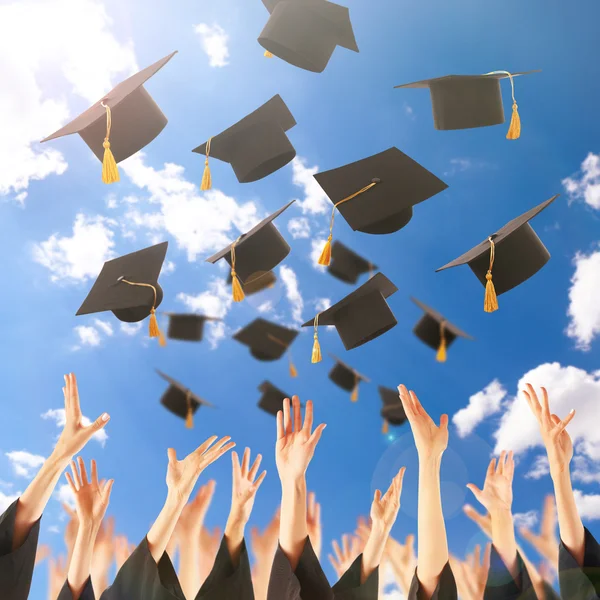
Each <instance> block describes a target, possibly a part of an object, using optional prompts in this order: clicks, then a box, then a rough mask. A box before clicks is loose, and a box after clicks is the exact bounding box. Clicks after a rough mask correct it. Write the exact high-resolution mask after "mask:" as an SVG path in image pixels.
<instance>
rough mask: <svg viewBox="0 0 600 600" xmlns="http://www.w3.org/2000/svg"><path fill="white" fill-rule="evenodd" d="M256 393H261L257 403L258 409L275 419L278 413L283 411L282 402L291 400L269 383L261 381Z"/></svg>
mask: <svg viewBox="0 0 600 600" xmlns="http://www.w3.org/2000/svg"><path fill="white" fill-rule="evenodd" d="M258 391H259V392H261V393H262V396H261V398H260V400H259V402H258V407H259V408H261V409H262V410H264V411H265V412H268V413H269V414H271V415H273V416H275V417H276V416H277V412H278V411H280V410H283V400H284V399H285V398H291V396H290V395H288V394H286V393H285V392H282V391H281V390H280V389H279V388H277V387H275V386H274V385H273V384H272V383H271V382H270V381H263V382H262V383H261V384H260V385H259V386H258Z"/></svg>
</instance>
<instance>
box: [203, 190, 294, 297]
mask: <svg viewBox="0 0 600 600" xmlns="http://www.w3.org/2000/svg"><path fill="white" fill-rule="evenodd" d="M294 202H295V200H292V201H291V202H290V203H288V204H286V205H285V206H284V207H282V208H280V209H279V210H278V211H276V212H274V213H273V214H272V215H269V216H268V217H267V218H266V219H263V220H262V221H261V222H260V223H259V224H258V225H256V226H255V227H253V228H252V229H251V230H250V231H248V233H244V234H242V235H241V236H240V237H238V239H237V240H235V242H233V243H232V244H229V246H227V248H225V249H223V250H221V251H220V252H217V253H216V254H214V255H213V256H211V257H210V258H207V259H206V262H209V263H213V264H214V263H216V262H217V261H218V260H221V259H222V258H224V259H225V260H226V261H227V262H228V263H229V264H230V265H231V279H232V282H231V284H232V293H233V301H234V302H241V301H242V300H243V299H244V290H243V288H242V285H247V284H248V283H250V282H252V281H253V280H254V279H258V278H260V277H262V276H264V275H265V273H266V272H267V271H270V270H271V269H273V268H275V267H276V266H277V265H278V264H279V263H280V262H281V261H282V260H283V259H284V258H285V257H286V256H287V255H288V254H289V253H290V246H289V244H288V243H287V242H286V241H285V240H284V239H283V236H282V235H281V234H280V233H279V231H277V228H276V227H275V225H273V221H274V220H275V219H276V218H277V217H278V216H279V215H280V214H281V213H282V212H283V211H284V210H286V209H287V208H289V207H290V206H291V205H292V204H293V203H294Z"/></svg>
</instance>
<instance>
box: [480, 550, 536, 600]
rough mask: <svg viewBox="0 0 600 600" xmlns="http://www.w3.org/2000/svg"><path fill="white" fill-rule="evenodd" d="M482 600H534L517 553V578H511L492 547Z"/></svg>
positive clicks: (521, 561)
mask: <svg viewBox="0 0 600 600" xmlns="http://www.w3.org/2000/svg"><path fill="white" fill-rule="evenodd" d="M483 598H484V600H536V594H535V590H534V589H533V585H532V584H531V578H530V577H529V572H528V571H527V567H526V566H525V563H524V562H523V559H522V558H521V555H520V554H519V553H518V552H517V576H516V578H513V577H512V575H511V574H510V571H509V570H508V569H507V568H506V565H505V564H504V561H503V560H502V558H500V555H499V554H498V552H497V550H496V548H495V547H494V545H492V552H491V555H490V570H489V572H488V578H487V581H486V584H485V591H484V593H483Z"/></svg>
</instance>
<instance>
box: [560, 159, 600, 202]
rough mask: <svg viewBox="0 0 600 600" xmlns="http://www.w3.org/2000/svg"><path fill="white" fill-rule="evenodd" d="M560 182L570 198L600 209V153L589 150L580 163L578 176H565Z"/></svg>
mask: <svg viewBox="0 0 600 600" xmlns="http://www.w3.org/2000/svg"><path fill="white" fill-rule="evenodd" d="M562 184H563V186H564V188H565V190H566V192H567V193H568V194H569V197H570V198H571V200H583V201H584V202H585V203H586V204H588V205H589V206H591V207H592V208H595V209H596V210H600V154H594V153H593V152H590V153H589V154H588V155H587V156H586V157H585V159H584V161H583V162H582V163H581V172H580V177H577V176H572V177H567V178H566V179H563V181H562Z"/></svg>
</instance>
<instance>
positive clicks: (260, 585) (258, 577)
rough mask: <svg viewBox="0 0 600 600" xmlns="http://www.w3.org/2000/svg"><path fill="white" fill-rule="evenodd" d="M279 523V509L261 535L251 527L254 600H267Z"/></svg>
mask: <svg viewBox="0 0 600 600" xmlns="http://www.w3.org/2000/svg"><path fill="white" fill-rule="evenodd" d="M279 521H280V509H279V508H278V509H277V512H276V513H275V515H274V516H273V518H272V519H271V521H270V522H269V524H268V525H267V527H265V530H264V531H263V533H262V534H261V533H260V532H259V530H258V527H252V529H251V530H250V544H251V547H252V553H253V554H254V568H253V570H252V584H253V587H254V595H255V597H256V600H266V598H267V590H268V588H269V577H270V575H271V566H272V564H273V557H274V556H275V551H276V550H277V539H278V536H279Z"/></svg>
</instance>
